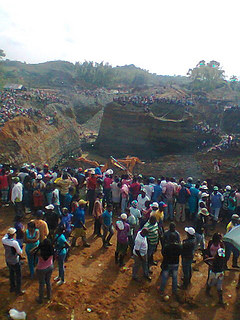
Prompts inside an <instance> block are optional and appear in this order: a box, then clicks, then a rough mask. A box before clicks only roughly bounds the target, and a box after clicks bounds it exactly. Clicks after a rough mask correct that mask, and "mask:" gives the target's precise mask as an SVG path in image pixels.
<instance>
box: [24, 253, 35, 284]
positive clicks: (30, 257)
mask: <svg viewBox="0 0 240 320" xmlns="http://www.w3.org/2000/svg"><path fill="white" fill-rule="evenodd" d="M26 254H27V259H28V267H29V271H30V276H31V278H32V277H33V275H34V267H35V264H34V254H31V253H30V252H29V251H26Z"/></svg>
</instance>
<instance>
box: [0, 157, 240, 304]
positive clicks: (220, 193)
mask: <svg viewBox="0 0 240 320" xmlns="http://www.w3.org/2000/svg"><path fill="white" fill-rule="evenodd" d="M0 171H1V172H0V190H1V203H2V205H3V206H5V207H7V206H8V205H9V203H10V202H11V203H12V204H13V205H14V209H15V219H14V225H13V226H11V227H10V228H9V229H8V231H7V234H6V235H5V236H4V237H3V239H2V243H3V246H4V248H5V257H6V263H7V266H8V268H9V278H10V292H16V294H18V295H22V294H24V291H22V288H21V279H22V277H21V265H22V260H21V259H22V256H23V245H24V244H25V252H26V256H27V260H28V266H29V274H30V277H31V278H33V277H34V274H35V272H37V275H38V279H39V297H38V298H37V302H39V303H42V302H43V293H44V286H45V284H46V287H47V297H48V299H51V296H52V292H51V275H52V271H53V261H54V259H56V260H57V263H58V271H59V274H58V276H57V277H56V278H54V280H55V281H57V285H63V284H64V283H65V274H64V273H65V272H64V270H65V269H64V263H65V261H66V259H67V257H68V255H69V254H70V252H71V251H70V249H71V247H73V246H76V245H79V244H80V243H81V242H82V245H83V246H85V247H89V246H90V245H89V243H88V242H87V236H88V235H89V234H88V230H87V227H86V224H85V216H86V214H88V215H89V216H90V217H92V218H93V219H94V232H93V233H94V236H95V237H101V240H102V248H103V250H107V249H108V248H109V246H112V242H111V239H112V237H113V235H114V233H115V232H116V233H117V245H116V250H115V263H116V264H117V265H119V267H122V266H124V260H125V259H126V256H127V255H128V252H129V253H130V256H131V257H132V258H133V259H134V264H133V269H132V279H133V281H139V269H140V268H142V269H143V274H144V277H145V279H146V280H147V281H151V273H152V272H153V270H152V268H151V267H152V266H153V265H157V262H156V261H155V259H154V255H155V253H156V252H157V251H158V250H159V248H161V253H162V256H163V259H162V263H161V283H160V287H159V293H160V296H162V298H163V299H164V297H165V294H164V292H165V287H166V283H167V280H168V278H169V277H170V276H171V277H172V292H173V295H174V296H175V297H176V298H178V290H179V286H180V283H179V279H178V270H179V268H180V261H181V264H182V273H183V283H182V285H181V288H182V289H188V288H189V286H190V284H191V277H192V264H193V263H194V255H195V253H196V252H197V250H200V251H201V253H202V255H203V259H204V262H206V264H207V265H208V274H207V276H206V294H207V295H210V290H211V287H212V286H215V285H216V286H217V290H218V295H219V303H220V304H223V303H224V301H223V292H222V290H223V289H222V283H223V279H224V270H226V269H228V261H229V259H230V255H231V253H233V262H232V267H233V268H240V267H239V266H238V257H239V250H238V249H237V248H236V247H234V246H233V244H231V243H229V242H226V241H223V240H224V239H223V238H222V235H221V234H220V233H219V222H222V221H223V222H224V223H226V232H229V231H230V230H231V229H233V228H235V227H237V226H238V225H239V224H240V218H239V215H240V188H236V187H235V186H230V185H226V186H223V185H220V184H217V185H212V182H211V180H207V181H202V182H201V181H200V180H197V181H195V182H194V180H193V178H191V177H189V178H187V180H186V182H185V181H184V179H183V178H181V179H179V181H177V180H176V179H175V178H168V177H161V178H159V179H155V178H154V177H143V176H142V175H141V174H139V175H138V176H133V177H130V176H128V175H122V176H118V175H114V172H113V170H112V169H108V170H107V171H105V172H102V171H101V166H100V167H97V168H90V169H87V170H85V171H84V170H83V169H82V168H77V169H73V168H65V169H64V170H59V168H58V167H57V166H55V167H54V168H52V169H51V170H50V168H49V166H48V165H47V164H45V165H43V167H37V166H35V164H34V163H32V164H30V165H28V164H25V165H24V166H23V167H22V168H20V170H17V169H16V168H9V166H5V165H2V166H1V169H0ZM26 215H30V216H29V217H30V218H31V219H29V222H28V224H27V226H26V227H25V226H24V225H23V222H22V219H23V217H24V216H26ZM168 221H170V225H169V227H168V228H167V227H166V226H167V225H168ZM179 223H183V224H184V226H185V228H184V230H185V233H186V236H185V238H184V239H183V240H182V239H181V237H180V233H179V232H178V230H177V229H178V226H179ZM210 232H214V234H213V237H212V239H211V240H210V241H209V242H208V244H207V245H206V241H205V236H209V234H210ZM180 258H181V260H180ZM238 286H239V284H238Z"/></svg>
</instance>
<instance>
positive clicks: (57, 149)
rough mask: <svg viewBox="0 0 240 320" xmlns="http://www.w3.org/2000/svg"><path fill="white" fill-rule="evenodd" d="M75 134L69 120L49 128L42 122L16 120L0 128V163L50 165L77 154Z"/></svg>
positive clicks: (20, 118)
mask: <svg viewBox="0 0 240 320" xmlns="http://www.w3.org/2000/svg"><path fill="white" fill-rule="evenodd" d="M77 130H78V129H77V124H76V121H75V120H73V119H70V118H69V119H68V118H61V119H58V124H57V125H49V124H48V123H47V122H46V120H44V119H34V120H32V119H29V118H27V117H16V118H15V119H13V120H10V121H8V122H7V123H6V124H5V125H4V127H2V128H1V132H0V148H1V153H0V163H9V164H15V165H19V164H22V163H24V162H27V163H31V162H34V163H36V164H37V165H42V164H43V163H44V162H47V163H49V165H54V164H55V163H56V162H57V161H58V160H59V159H60V158H62V157H63V155H64V154H67V153H70V152H71V151H72V150H76V149H79V150H80V141H79V133H78V131H77Z"/></svg>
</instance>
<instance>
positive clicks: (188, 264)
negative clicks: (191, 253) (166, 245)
mask: <svg viewBox="0 0 240 320" xmlns="http://www.w3.org/2000/svg"><path fill="white" fill-rule="evenodd" d="M192 261H193V259H191V258H182V271H183V284H184V285H185V286H188V285H189V283H190V281H191V278H192Z"/></svg>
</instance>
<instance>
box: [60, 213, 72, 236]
mask: <svg viewBox="0 0 240 320" xmlns="http://www.w3.org/2000/svg"><path fill="white" fill-rule="evenodd" d="M72 216H73V215H72V214H70V213H68V214H67V215H66V216H62V220H61V223H60V224H61V225H63V226H64V227H65V229H66V230H67V231H68V232H71V230H72V227H71V221H72Z"/></svg>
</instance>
